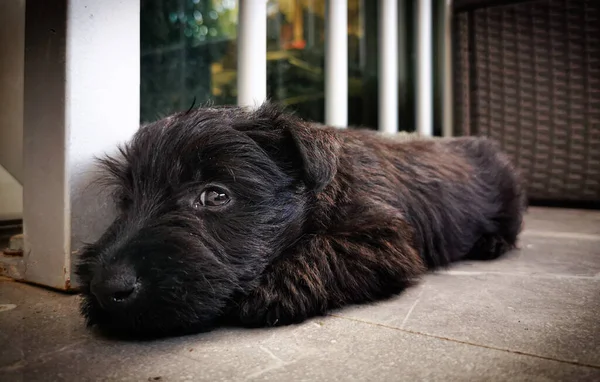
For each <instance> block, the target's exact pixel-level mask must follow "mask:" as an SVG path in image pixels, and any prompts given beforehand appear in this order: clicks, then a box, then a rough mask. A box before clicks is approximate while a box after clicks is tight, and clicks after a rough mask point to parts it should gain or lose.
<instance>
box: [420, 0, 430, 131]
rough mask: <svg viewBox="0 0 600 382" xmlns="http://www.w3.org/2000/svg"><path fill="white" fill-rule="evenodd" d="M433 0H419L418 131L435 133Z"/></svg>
mask: <svg viewBox="0 0 600 382" xmlns="http://www.w3.org/2000/svg"><path fill="white" fill-rule="evenodd" d="M431 18H432V7H431V0H417V44H416V45H417V69H416V71H417V83H416V88H417V89H416V95H417V100H416V103H417V115H416V120H417V131H418V132H419V133H420V134H421V135H424V136H431V135H433V62H432V60H433V57H432V51H433V40H432V32H431V30H432V22H431Z"/></svg>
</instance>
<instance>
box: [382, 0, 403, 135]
mask: <svg viewBox="0 0 600 382" xmlns="http://www.w3.org/2000/svg"><path fill="white" fill-rule="evenodd" d="M379 131H381V132H383V133H387V134H395V133H397V132H398V1H397V0H379Z"/></svg>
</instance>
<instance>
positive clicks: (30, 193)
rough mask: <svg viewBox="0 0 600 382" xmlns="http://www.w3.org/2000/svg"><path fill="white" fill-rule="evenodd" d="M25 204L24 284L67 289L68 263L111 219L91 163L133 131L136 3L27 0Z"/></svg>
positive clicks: (136, 99)
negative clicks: (97, 185) (95, 184)
mask: <svg viewBox="0 0 600 382" xmlns="http://www.w3.org/2000/svg"><path fill="white" fill-rule="evenodd" d="M25 28H26V33H25V47H26V52H25V70H24V74H25V81H24V82H25V84H24V88H25V92H24V132H23V135H24V139H23V141H24V147H23V148H24V150H23V151H24V156H23V199H24V210H23V220H24V233H25V253H24V256H23V259H22V260H21V263H20V264H18V266H17V268H19V271H20V272H19V273H20V275H21V276H22V278H23V279H24V280H25V281H29V282H34V283H38V284H42V285H46V286H49V287H53V288H58V289H69V288H71V287H72V286H73V281H72V270H73V268H72V265H71V263H72V260H73V259H74V258H75V256H76V254H77V251H78V249H80V248H81V245H82V243H83V242H90V241H93V240H95V239H96V238H97V237H98V236H99V235H100V234H101V233H102V231H103V230H104V229H105V227H106V226H107V225H108V224H109V222H110V220H111V219H112V217H113V210H112V208H110V207H111V206H112V204H109V203H108V202H107V199H106V198H105V195H103V194H102V193H101V192H100V191H99V190H98V189H96V188H95V187H94V186H93V185H91V183H90V182H91V181H92V180H93V179H94V178H95V177H96V176H97V172H96V171H95V170H96V168H95V165H94V163H95V162H94V156H102V155H103V154H104V153H105V152H112V151H113V150H114V149H115V145H116V144H118V143H120V142H123V141H125V140H127V139H128V138H130V137H131V135H132V134H133V133H134V132H135V131H136V130H137V128H138V126H139V110H140V101H139V99H140V87H139V82H140V32H139V31H140V0H126V1H125V0H103V1H97V0H28V1H27V3H26V27H25Z"/></svg>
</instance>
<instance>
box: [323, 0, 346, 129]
mask: <svg viewBox="0 0 600 382" xmlns="http://www.w3.org/2000/svg"><path fill="white" fill-rule="evenodd" d="M325 13H326V15H325V124H327V125H330V126H335V127H340V128H345V127H347V126H348V2H347V0H327V8H326V12H325Z"/></svg>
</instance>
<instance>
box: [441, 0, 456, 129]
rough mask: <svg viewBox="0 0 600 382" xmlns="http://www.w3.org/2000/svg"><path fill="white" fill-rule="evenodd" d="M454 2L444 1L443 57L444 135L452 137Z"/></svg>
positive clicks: (450, 0)
mask: <svg viewBox="0 0 600 382" xmlns="http://www.w3.org/2000/svg"><path fill="white" fill-rule="evenodd" d="M452 2H453V0H444V5H443V7H444V9H443V18H444V21H443V22H444V28H443V31H444V32H443V33H444V36H443V40H442V41H443V45H444V48H443V52H444V53H443V55H444V70H443V73H442V78H443V81H444V83H443V95H442V135H443V136H444V137H451V136H452V135H453V134H454V114H453V109H454V105H453V92H452V89H453V81H452V80H453V74H452Z"/></svg>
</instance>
